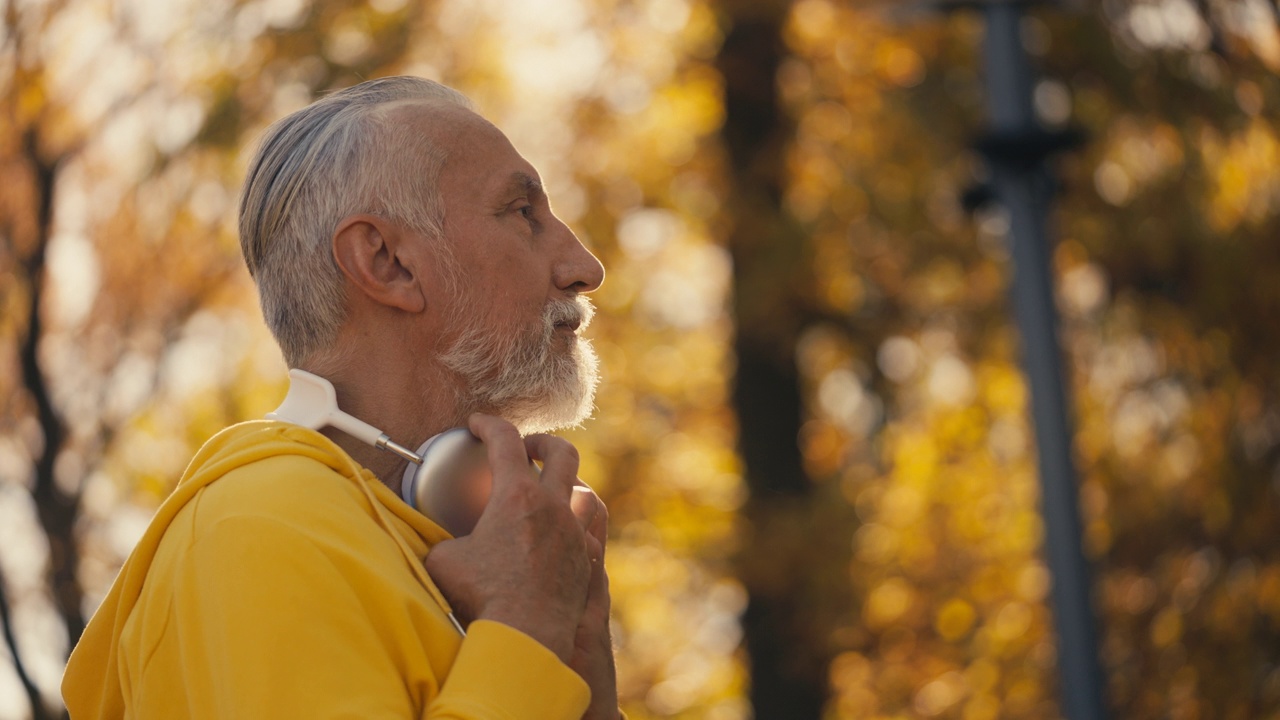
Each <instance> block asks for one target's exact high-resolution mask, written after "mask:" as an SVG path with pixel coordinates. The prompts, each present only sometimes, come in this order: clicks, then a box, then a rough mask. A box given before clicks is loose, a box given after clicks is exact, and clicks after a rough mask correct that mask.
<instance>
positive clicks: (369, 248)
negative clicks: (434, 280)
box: [333, 214, 427, 312]
mask: <svg viewBox="0 0 1280 720" xmlns="http://www.w3.org/2000/svg"><path fill="white" fill-rule="evenodd" d="M411 241H412V238H411V236H409V235H408V234H407V233H406V232H405V231H404V230H403V229H401V228H400V227H399V226H398V225H396V224H395V223H392V222H390V221H388V220H387V219H386V218H381V217H378V216H376V215H368V214H360V215H351V216H349V217H346V218H343V220H342V222H340V223H338V229H337V230H336V231H335V232H334V233H333V256H334V258H335V259H336V260H337V262H338V267H339V268H340V269H341V270H342V273H343V274H344V275H346V276H347V280H348V281H350V282H351V284H352V285H354V286H355V287H356V288H358V289H359V290H360V291H361V292H363V293H364V294H365V295H366V296H367V297H369V299H371V300H373V301H374V302H377V303H380V304H382V305H387V306H390V307H394V308H399V309H400V310H404V311H405V312H422V311H423V310H424V309H425V308H426V305H427V298H426V293H425V289H424V288H423V287H422V283H421V278H420V277H419V276H418V274H417V273H416V272H415V270H414V267H413V264H412V262H411V261H409V260H408V257H409V252H408V251H409V249H410V248H409V243H410V242H411Z"/></svg>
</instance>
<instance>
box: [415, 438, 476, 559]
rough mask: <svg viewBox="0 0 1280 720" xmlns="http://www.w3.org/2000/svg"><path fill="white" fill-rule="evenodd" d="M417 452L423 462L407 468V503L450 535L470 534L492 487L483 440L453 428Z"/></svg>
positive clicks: (424, 444)
mask: <svg viewBox="0 0 1280 720" xmlns="http://www.w3.org/2000/svg"><path fill="white" fill-rule="evenodd" d="M418 455H420V456H421V457H422V464H421V465H414V464H413V463H410V464H409V467H407V468H405V471H404V477H403V479H402V484H401V494H402V496H403V497H404V500H405V502H407V503H408V504H409V505H411V506H413V507H414V508H415V509H417V511H418V512H420V513H422V514H423V515H426V516H427V517H428V518H431V520H433V521H434V522H435V523H436V524H437V525H439V526H440V527H442V528H444V529H445V530H446V531H448V533H449V534H450V535H452V536H454V537H462V536H464V535H469V534H470V533H471V531H472V530H473V529H474V528H475V526H476V522H478V521H479V520H480V515H481V513H483V512H484V507H485V505H487V504H488V502H489V493H490V492H491V491H492V489H493V472H492V470H490V468H489V459H488V456H487V455H486V453H485V447H484V443H482V442H480V440H478V439H477V438H476V437H475V436H474V435H472V434H471V431H470V430H467V429H466V428H453V429H452V430H446V431H445V432H442V433H440V434H439V435H436V436H435V437H432V438H430V439H429V440H427V441H426V442H425V443H423V444H422V447H420V448H418Z"/></svg>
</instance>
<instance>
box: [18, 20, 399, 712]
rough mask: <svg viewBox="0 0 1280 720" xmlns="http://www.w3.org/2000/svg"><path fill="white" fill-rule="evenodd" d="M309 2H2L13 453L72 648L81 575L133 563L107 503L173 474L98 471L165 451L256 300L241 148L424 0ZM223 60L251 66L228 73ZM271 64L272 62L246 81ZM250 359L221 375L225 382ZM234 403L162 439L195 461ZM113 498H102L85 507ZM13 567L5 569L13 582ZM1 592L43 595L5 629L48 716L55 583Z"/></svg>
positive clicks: (366, 57) (357, 71)
mask: <svg viewBox="0 0 1280 720" xmlns="http://www.w3.org/2000/svg"><path fill="white" fill-rule="evenodd" d="M304 10H305V12H290V13H285V14H284V15H281V14H279V12H278V11H277V10H274V9H273V8H272V6H271V5H270V4H267V3H259V2H237V3H229V4H225V5H222V6H219V7H217V8H212V7H210V8H205V13H203V14H200V13H195V11H194V10H193V8H190V7H185V6H184V7H174V8H171V9H170V10H169V11H168V12H170V13H173V15H169V14H166V13H164V12H159V11H157V10H155V8H152V7H151V6H149V5H147V4H146V3H127V2H126V3H118V4H88V3H73V2H60V1H56V0H55V1H51V2H45V3H12V2H9V3H5V5H4V10H3V13H4V22H5V25H4V34H3V36H2V42H3V44H2V45H0V60H2V61H3V64H4V67H3V71H2V72H0V77H2V78H3V82H4V84H5V88H4V90H5V91H4V94H3V100H2V101H0V102H2V103H3V105H2V106H0V126H3V127H2V128H0V174H2V175H3V177H4V186H5V188H6V192H5V194H4V199H3V207H2V209H0V275H2V276H3V277H4V280H5V281H4V283H3V299H4V302H3V304H2V305H3V308H4V315H3V318H2V322H3V326H4V327H5V333H4V347H3V353H4V355H3V359H0V390H2V391H3V397H4V399H3V401H0V404H2V405H3V413H0V415H2V416H3V417H4V427H3V435H4V447H3V448H0V453H3V454H4V456H5V457H4V460H5V463H4V468H5V470H6V472H5V475H6V477H5V478H4V481H5V483H6V484H9V483H12V485H10V487H25V488H26V490H27V491H28V492H29V497H30V502H31V506H32V507H33V509H34V514H35V517H36V518H37V519H38V522H39V526H40V529H41V531H42V533H43V537H44V538H45V540H46V541H47V551H48V563H47V582H48V586H47V587H48V590H47V592H48V597H50V598H51V599H52V607H53V610H54V611H55V612H56V615H57V618H58V622H59V623H60V628H59V630H57V631H54V636H55V637H56V636H58V635H61V639H60V640H59V641H57V642H58V644H61V645H62V646H63V650H62V653H63V655H62V656H63V657H64V658H65V652H66V649H67V648H70V647H71V645H73V644H74V643H75V642H76V640H77V639H78V638H79V636H80V634H81V632H82V631H83V629H84V624H85V616H86V613H87V612H89V611H91V610H92V607H93V604H94V603H95V602H96V599H93V598H91V599H89V601H88V602H86V597H85V593H84V590H83V586H82V579H83V578H84V577H85V576H86V574H88V575H89V576H93V577H95V578H100V577H102V575H103V573H104V572H105V573H107V575H106V577H107V578H109V577H110V574H111V573H113V572H114V568H113V567H112V566H113V565H114V563H115V562H116V559H114V558H111V559H107V558H108V556H109V555H110V553H109V552H104V551H103V548H102V546H103V545H108V543H103V542H100V541H101V540H102V539H104V535H108V536H109V534H110V532H111V524H112V519H111V518H110V517H106V516H104V515H103V514H102V512H103V510H104V509H105V510H107V511H108V512H109V511H110V510H111V509H113V508H110V507H106V508H104V507H103V503H102V498H103V497H104V495H105V496H108V497H109V496H111V495H113V494H116V493H118V492H120V491H123V492H125V493H135V492H144V493H145V492H149V493H150V494H152V495H156V494H162V493H163V492H164V491H165V490H166V489H167V488H168V487H169V484H170V483H171V482H172V478H163V479H155V478H152V483H151V485H150V486H149V487H148V485H147V480H148V478H147V473H146V471H145V469H144V468H143V467H141V466H140V465H139V464H138V463H137V462H136V461H135V462H133V463H132V467H131V471H132V473H133V475H134V480H135V481H137V484H134V483H129V484H126V485H124V486H123V487H116V488H110V489H105V488H102V487H99V488H98V489H97V490H96V491H95V490H94V489H92V488H91V485H92V484H93V483H95V482H97V483H100V484H101V483H104V482H105V483H108V484H110V482H111V481H110V480H107V479H103V478H101V477H96V476H97V474H98V473H100V471H101V470H102V469H103V467H104V466H105V465H107V464H109V462H110V461H111V460H110V459H111V458H112V457H113V456H115V457H118V456H119V454H120V453H126V454H127V453H136V452H137V451H138V450H139V449H140V448H139V445H138V443H139V442H146V440H145V439H144V438H143V436H142V435H139V434H138V428H139V426H140V419H141V423H142V425H144V426H145V423H146V422H147V418H148V416H152V413H154V412H156V410H155V409H156V408H157V407H164V404H165V403H166V402H168V403H172V402H173V400H174V399H175V395H177V396H182V395H185V394H187V393H186V391H185V390H183V389H181V388H179V387H176V386H178V385H180V384H181V383H180V381H181V378H180V376H181V374H182V373H183V372H185V371H188V370H189V367H182V365H183V364H184V363H190V362H191V361H192V360H193V358H192V357H191V356H190V354H189V353H190V350H191V349H192V347H191V346H192V344H193V343H194V342H196V336H197V335H199V334H200V333H201V331H202V328H203V330H204V331H208V330H209V328H210V327H211V326H214V327H215V329H217V328H220V329H221V330H222V331H224V332H225V330H226V327H227V326H225V325H222V323H221V322H219V321H218V320H216V318H218V316H219V315H220V314H225V313H226V312H228V311H229V310H233V309H235V308H237V307H239V308H243V307H244V305H245V304H244V302H243V301H244V299H245V298H246V297H248V295H247V294H246V292H245V283H244V278H243V277H240V276H243V273H242V272H241V271H240V270H239V267H240V261H239V259H238V251H237V246H236V241H235V238H234V235H233V234H232V233H231V232H230V227H231V224H230V223H228V222H226V220H227V218H228V217H230V216H231V215H232V211H233V206H234V203H233V201H232V200H231V196H230V194H229V192H228V190H227V189H226V188H230V187H234V185H235V183H234V182H233V181H232V180H231V175H232V171H233V170H234V162H233V161H232V159H231V156H230V155H229V154H228V152H229V151H231V150H235V149H238V147H239V146H240V145H241V144H242V143H243V138H244V136H245V135H246V133H247V132H248V131H249V130H250V129H253V128H256V127H258V126H259V125H260V123H261V122H262V120H261V118H263V117H264V116H272V115H274V113H275V112H276V111H277V110H278V108H277V107H276V104H278V102H279V101H280V100H281V99H285V98H288V97H289V95H288V93H294V94H295V95H296V93H297V91H298V89H301V90H302V92H304V93H306V94H308V95H309V94H310V93H311V92H313V91H314V90H315V89H316V88H322V87H331V86H333V85H335V84H339V83H341V84H345V83H348V82H350V78H353V77H359V76H362V75H367V74H373V73H375V72H377V71H378V70H379V69H380V68H381V67H383V66H384V65H385V64H386V63H388V62H389V61H391V60H392V59H394V58H396V57H397V56H398V55H399V54H401V53H402V52H403V51H404V47H405V42H406V37H407V33H406V29H407V28H409V27H412V23H411V22H409V21H410V20H412V18H413V17H415V16H416V14H417V13H418V12H419V11H420V10H421V8H420V7H418V6H416V5H415V7H414V8H413V9H411V10H403V11H400V12H398V13H397V14H395V15H385V14H382V13H378V12H376V11H374V10H372V9H370V8H368V7H365V6H363V5H362V4H360V3H355V2H351V3H324V4H322V5H319V6H316V7H314V8H305V9H304ZM184 12H191V13H193V15H195V16H197V17H199V20H198V21H197V25H198V26H199V27H198V29H199V30H201V31H203V32H204V33H206V35H204V36H202V37H203V38H204V39H205V42H203V43H192V42H187V38H185V37H184V36H183V33H184V32H189V31H191V29H192V28H190V27H188V26H187V25H186V19H184V18H182V17H181V14H182V13H184ZM273 13H274V14H273ZM353 26H359V27H361V28H364V29H365V31H366V32H367V36H365V35H361V37H365V38H366V41H367V46H366V47H363V48H353V47H350V43H348V45H343V43H342V40H341V38H342V37H343V36H342V33H343V32H346V31H349V30H350V29H351V28H352V27H353ZM246 31H248V32H246ZM335 38H336V39H335ZM220 54H221V55H222V56H223V57H226V56H234V55H240V56H241V57H242V58H243V59H242V60H241V61H240V62H239V63H234V62H232V63H219V62H218V61H217V58H218V56H219V55H220ZM179 60H181V61H185V62H182V63H179V62H176V61H179ZM171 62H173V63H174V64H172V65H171V64H169V63H171ZM255 63H256V64H261V65H263V66H265V67H264V69H263V71H261V72H259V73H258V74H256V75H254V79H253V80H252V81H250V82H244V81H242V79H243V78H244V77H245V76H247V75H248V73H247V72H245V70H246V69H247V67H249V66H250V65H251V64H255ZM291 83H300V84H301V85H292V84H291ZM121 238H128V240H129V241H128V242H120V240H121ZM55 265H59V267H57V268H55V267H54V266H55ZM55 270H56V271H60V272H61V275H60V277H57V278H55ZM220 308H221V309H220ZM183 352H186V353H188V354H187V355H186V356H183V354H182V353H183ZM243 355H244V354H243V352H241V353H240V355H239V356H237V355H236V354H234V353H232V352H228V353H227V354H225V355H223V356H221V358H220V360H221V361H222V362H213V363H209V362H207V361H204V362H202V364H204V365H205V366H206V372H211V373H213V374H214V375H215V376H217V375H221V376H222V378H220V379H219V382H222V383H227V382H229V381H230V380H231V378H232V377H233V376H234V375H236V374H238V373H237V370H236V365H237V362H238V361H240V360H242V359H243ZM220 394H221V395H222V396H223V399H222V400H221V401H220V402H222V403H226V404H227V406H226V407H223V408H221V410H215V412H214V413H213V417H208V418H199V417H198V416H196V417H193V418H191V420H204V422H190V421H183V422H178V423H176V424H174V425H170V426H168V427H165V428H164V432H165V433H167V434H169V435H170V436H171V437H170V438H169V442H176V443H177V444H178V450H177V453H178V454H183V452H184V448H185V447H186V446H187V445H188V444H189V443H191V442H199V439H200V438H201V437H202V436H207V434H208V431H209V425H211V424H212V425H214V426H215V427H216V425H217V424H222V423H223V422H225V421H226V420H227V419H228V418H236V417H239V416H241V411H240V409H239V408H237V407H236V406H235V405H236V403H237V402H238V400H237V398H244V397H245V395H243V394H241V395H232V394H230V393H229V392H228V391H227V390H226V389H225V388H223V389H221V390H220ZM161 412H163V411H161ZM152 419H154V416H152ZM162 422H163V421H162ZM193 425H196V426H197V427H192V426H193ZM184 429H185V430H187V431H189V433H190V434H189V435H188V434H187V432H184ZM174 433H177V435H178V436H177V437H172V435H173V434H174ZM143 434H144V435H150V433H145V432H144V433H143ZM144 452H145V451H144ZM162 465H163V463H162ZM157 469H159V470H162V471H167V472H172V467H169V466H163V467H162V468H157ZM10 473H12V476H9V475H10ZM95 492H96V496H97V497H98V498H99V502H98V505H97V506H96V507H94V508H90V515H89V516H88V517H85V510H86V507H85V500H86V496H87V494H92V493H95ZM161 496H162V495H161ZM14 512H19V511H14ZM88 538H93V540H89V539H88ZM86 550H87V551H88V552H89V553H90V555H91V557H90V560H91V562H92V567H89V568H84V567H82V560H84V559H85V558H84V552H85V551H86ZM104 566H105V567H104ZM5 570H6V567H5V565H3V564H0V576H3V574H4V572H5ZM96 584H97V583H95V585H96ZM0 588H2V589H3V590H4V591H6V592H9V593H16V594H19V595H20V596H21V597H22V599H23V600H29V601H28V602H22V603H8V602H5V603H3V604H0V610H3V612H2V613H0V620H3V623H4V638H5V641H6V644H7V646H8V650H9V655H10V657H11V658H12V661H13V663H14V667H15V670H16V673H17V675H18V677H19V678H20V680H21V683H22V685H23V688H24V690H25V691H26V693H27V696H28V700H29V702H30V704H31V707H32V712H33V714H34V716H35V717H38V718H43V717H48V716H49V713H50V712H51V711H50V709H49V708H50V707H51V706H52V705H53V703H52V702H50V701H48V700H47V699H45V698H44V697H42V695H41V692H40V688H39V687H38V684H37V682H36V681H35V680H34V679H33V674H32V673H31V672H29V667H30V664H29V663H27V662H25V660H26V659H27V658H29V657H32V656H35V655H38V654H39V653H36V652H34V651H32V650H31V648H32V647H33V646H35V645H37V644H38V643H40V642H41V641H43V642H48V640H47V639H46V638H47V637H48V636H45V637H41V636H40V635H37V634H34V633H33V632H26V633H24V632H23V631H24V630H28V631H30V630H32V629H33V628H35V627H37V626H38V623H37V622H36V621H35V620H33V618H38V617H39V616H40V614H41V610H40V605H41V604H42V603H41V596H42V595H43V594H44V593H43V592H41V591H40V590H39V589H36V588H31V587H28V583H23V584H22V585H21V586H19V585H15V583H13V582H6V583H0ZM102 590H105V588H103V587H96V588H95V592H101V591H102ZM19 617H25V618H26V619H27V622H25V623H19V622H18V618H19ZM24 641H25V647H24ZM24 650H25V652H24ZM47 689H48V688H47V686H46V690H47Z"/></svg>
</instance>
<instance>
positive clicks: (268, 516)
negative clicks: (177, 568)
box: [182, 427, 377, 537]
mask: <svg viewBox="0 0 1280 720" xmlns="http://www.w3.org/2000/svg"><path fill="white" fill-rule="evenodd" d="M265 430H266V432H265V433H264V432H261V431H259V432H258V436H259V437H258V438H249V439H245V438H241V439H240V440H238V442H237V444H236V445H235V446H233V447H231V448H230V449H229V450H224V451H223V452H221V453H219V455H218V456H216V457H214V458H212V459H210V460H209V461H207V462H206V467H204V468H201V469H199V470H197V471H195V472H193V473H189V475H190V476H189V477H187V478H184V480H183V482H184V483H188V482H189V483H194V484H196V485H197V486H198V487H194V488H191V490H190V491H189V492H188V494H189V496H190V499H189V500H188V501H187V506H188V507H186V508H184V509H183V513H182V514H185V515H187V516H188V521H189V522H190V523H191V530H192V532H193V533H194V534H195V535H196V536H197V537H198V536H199V535H201V534H203V533H204V532H207V531H209V530H210V529H212V528H213V527H215V526H217V525H218V524H221V523H223V522H224V521H226V520H229V519H236V520H237V521H240V522H244V521H261V522H259V523H257V524H265V525H279V526H281V527H296V528H307V529H310V530H321V531H323V530H324V529H327V528H331V527H335V526H336V527H341V526H349V525H350V524H352V523H357V522H358V521H359V520H361V519H364V520H365V521H368V520H370V519H372V517H373V515H374V514H375V510H374V509H373V506H372V505H373V503H375V502H377V501H376V499H375V498H374V497H373V493H372V492H371V490H370V489H369V488H368V487H367V484H368V483H370V482H377V481H376V480H375V479H373V478H372V477H371V476H370V475H369V474H368V472H367V471H364V470H362V469H361V468H360V467H359V466H358V465H356V464H355V463H354V462H353V461H351V460H350V458H349V457H347V456H346V455H345V454H344V453H342V452H341V451H340V450H338V449H337V448H336V446H332V445H331V444H328V445H326V443H328V441H327V440H324V438H322V437H321V436H319V435H318V434H314V433H312V435H314V438H311V437H308V436H306V435H305V434H303V435H301V436H300V439H299V437H292V438H291V437H288V436H289V435H292V434H294V433H293V432H292V430H290V429H288V428H283V429H280V428H274V429H273V428H270V427H267V428H265ZM297 430H298V431H300V432H301V433H310V432H311V431H305V430H303V429H301V428H297ZM273 431H279V433H282V434H283V437H276V436H273ZM263 435H265V436H266V438H265V439H262V436H263Z"/></svg>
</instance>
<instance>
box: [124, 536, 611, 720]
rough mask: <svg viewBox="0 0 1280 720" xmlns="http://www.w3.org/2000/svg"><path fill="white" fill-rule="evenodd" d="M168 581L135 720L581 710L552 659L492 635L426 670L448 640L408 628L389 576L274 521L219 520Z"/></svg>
mask: <svg viewBox="0 0 1280 720" xmlns="http://www.w3.org/2000/svg"><path fill="white" fill-rule="evenodd" d="M331 535H332V533H330V534H328V535H324V537H326V538H327V537H330V536H331ZM177 570H178V571H177V572H176V573H175V574H174V587H173V592H172V596H171V597H172V601H171V605H170V609H169V612H168V617H167V618H155V619H154V622H156V623H163V625H164V628H165V629H164V630H163V632H164V634H165V635H167V636H168V637H170V638H172V639H174V640H176V642H165V643H159V644H158V645H157V648H158V649H157V651H156V652H154V653H153V654H152V655H151V656H150V657H149V658H148V660H147V661H146V662H145V663H144V664H143V666H142V667H141V668H139V673H138V675H137V678H136V685H135V688H136V690H135V692H133V693H131V694H132V695H133V698H132V700H133V702H134V705H135V707H134V708H132V709H133V710H135V712H134V713H133V714H134V716H136V717H165V716H170V715H173V714H174V710H175V709H176V708H175V705H177V706H182V705H185V706H187V707H188V708H189V710H190V713H189V716H190V717H192V718H227V717H235V718H247V719H250V720H252V719H254V718H264V719H265V718H281V717H309V718H357V717H359V718H411V717H428V718H440V719H443V718H448V719H451V720H452V719H457V720H463V719H465V718H494V719H501V720H516V719H518V718H529V719H531V720H543V719H545V720H553V719H568V718H580V717H581V716H582V713H583V712H584V711H585V709H586V707H587V704H588V702H589V698H590V694H589V690H588V689H587V687H586V684H585V683H584V682H583V681H582V679H581V678H579V677H578V676H577V675H576V674H575V673H574V672H573V671H572V670H570V669H569V668H568V667H566V666H565V665H564V664H563V663H561V662H560V661H559V660H558V658H556V657H555V655H554V654H552V653H551V652H550V651H548V650H547V649H545V648H543V647H542V646H541V645H539V644H538V643H537V642H535V641H534V640H532V639H531V638H529V637H528V636H526V635H524V634H522V633H519V632H518V631H515V630H513V629H511V628H508V627H506V626H502V625H499V624H496V623H485V622H478V623H475V624H474V625H473V628H472V632H471V633H470V634H469V635H468V637H467V638H466V639H465V640H463V641H462V642H461V645H460V647H458V649H457V656H456V658H455V659H454V660H453V662H452V665H451V668H441V667H439V666H438V664H436V665H434V666H433V663H432V661H431V660H430V658H429V656H430V655H431V653H429V652H426V653H424V651H423V648H424V647H425V646H429V645H431V644H433V643H442V642H448V643H457V642H458V638H457V635H456V633H455V632H454V631H453V630H451V629H449V628H448V627H447V626H444V625H436V626H432V627H429V626H426V625H424V624H423V622H422V621H421V620H416V621H415V620H414V618H413V616H412V613H408V612H406V609H405V603H406V593H405V591H404V588H403V587H402V586H399V585H397V582H396V580H395V578H394V576H393V575H394V574H389V575H384V573H381V572H380V571H379V569H378V568H377V567H370V564H369V557H368V554H367V553H366V552H360V551H354V550H353V551H351V552H347V549H345V548H344V547H342V543H340V542H339V543H336V544H335V545H334V546H325V545H323V544H318V543H317V542H316V541H315V537H314V536H313V535H312V534H310V533H308V532H307V531H306V530H305V529H299V528H296V527H293V526H291V525H290V524H289V523H288V522H282V521H280V520H279V519H276V518H269V517H261V516H235V517H223V518H220V519H218V520H217V522H215V523H212V524H210V525H209V526H207V527H206V528H204V529H203V530H202V532H200V533H199V534H198V535H197V536H196V537H195V538H194V541H193V543H192V544H191V546H190V547H189V548H188V549H187V552H185V553H183V554H182V556H181V559H180V560H179V565H178V568H177ZM399 574H401V575H404V574H407V573H404V571H403V569H401V570H400V573H399ZM442 634H444V635H445V636H444V637H442V636H441V635H442ZM437 655H438V653H437ZM446 677H447V679H446ZM175 692H181V693H182V695H183V697H181V698H177V697H174V696H173V695H174V693H175Z"/></svg>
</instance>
